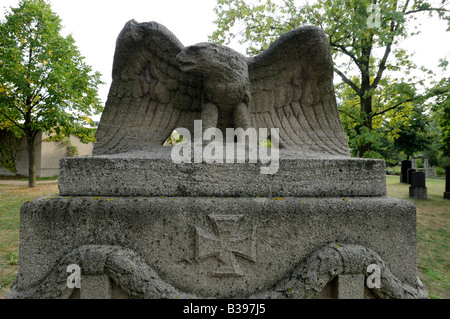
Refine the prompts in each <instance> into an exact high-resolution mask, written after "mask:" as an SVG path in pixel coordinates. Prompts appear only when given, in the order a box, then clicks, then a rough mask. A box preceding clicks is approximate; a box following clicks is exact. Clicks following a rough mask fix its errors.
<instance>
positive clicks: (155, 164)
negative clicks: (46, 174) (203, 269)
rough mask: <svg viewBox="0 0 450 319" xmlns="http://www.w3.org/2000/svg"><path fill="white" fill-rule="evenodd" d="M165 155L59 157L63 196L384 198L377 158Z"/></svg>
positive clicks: (380, 163)
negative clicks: (212, 159)
mask: <svg viewBox="0 0 450 319" xmlns="http://www.w3.org/2000/svg"><path fill="white" fill-rule="evenodd" d="M168 152H170V148H166V150H165V153H158V152H154V153H123V154H117V155H101V156H91V157H74V158H64V159H62V160H61V161H60V174H59V190H60V194H61V195H63V196H76V195H82V196H84V195H90V196H194V197H198V196H200V197H201V196H223V197H227V196H230V197H248V196H292V197H295V196H307V197H334V196H385V195H386V179H385V163H384V161H382V160H374V159H357V158H348V157H335V158H330V157H326V158H296V157H289V156H285V155H284V154H281V155H282V157H280V160H279V168H278V171H277V172H276V173H275V174H273V175H270V174H260V167H261V166H262V164H260V163H255V164H251V163H248V162H247V163H242V164H238V163H223V164H217V163H212V164H206V163H199V164H195V163H180V164H176V163H174V162H173V161H172V159H171V158H170V153H168Z"/></svg>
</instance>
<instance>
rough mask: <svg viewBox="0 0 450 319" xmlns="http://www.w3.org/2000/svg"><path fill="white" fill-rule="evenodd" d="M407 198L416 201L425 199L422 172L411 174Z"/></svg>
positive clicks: (425, 188) (423, 174) (425, 191)
mask: <svg viewBox="0 0 450 319" xmlns="http://www.w3.org/2000/svg"><path fill="white" fill-rule="evenodd" d="M409 197H411V198H416V199H427V187H426V184H425V173H424V172H413V173H412V174H411V186H410V187H409Z"/></svg>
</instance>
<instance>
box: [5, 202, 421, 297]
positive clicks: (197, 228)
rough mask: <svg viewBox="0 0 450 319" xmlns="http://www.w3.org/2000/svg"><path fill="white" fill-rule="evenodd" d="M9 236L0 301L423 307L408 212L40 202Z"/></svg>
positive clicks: (407, 207) (344, 205)
mask: <svg viewBox="0 0 450 319" xmlns="http://www.w3.org/2000/svg"><path fill="white" fill-rule="evenodd" d="M20 237H21V241H20V263H19V275H18V277H17V278H16V281H15V282H14V284H13V286H12V287H11V290H10V291H9V293H8V295H7V298H330V297H340V298H347V297H351V298H372V297H377V298H426V297H427V293H426V291H425V289H424V288H423V286H422V284H421V282H420V280H419V279H418V277H417V262H416V260H417V256H416V251H417V246H416V212H415V206H414V205H412V204H411V203H410V202H407V201H403V200H399V199H394V198H388V197H373V198H370V197H351V198H350V197H349V198H344V197H330V198H309V197H275V198H274V197H241V198H236V197H197V198H194V197H166V196H160V197H92V196H74V197H71V196H56V197H44V198H40V199H37V200H34V201H30V202H27V203H25V204H24V205H23V207H22V209H21V225H20ZM374 264H375V265H377V267H379V269H380V272H379V276H380V278H379V279H380V285H379V287H372V288H369V287H368V284H367V281H368V280H369V277H370V276H371V273H370V272H369V271H368V266H369V265H374ZM70 265H77V266H79V267H80V269H81V288H80V289H78V288H76V287H75V288H69V287H68V284H67V281H68V280H67V278H68V276H69V275H70V273H69V272H68V270H67V269H68V266H70Z"/></svg>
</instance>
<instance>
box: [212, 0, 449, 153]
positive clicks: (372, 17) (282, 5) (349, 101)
mask: <svg viewBox="0 0 450 319" xmlns="http://www.w3.org/2000/svg"><path fill="white" fill-rule="evenodd" d="M373 3H374V1H372V0H364V1H361V0H318V1H314V2H311V4H309V3H306V4H302V5H297V2H296V1H295V0H283V1H272V0H257V1H256V0H255V1H245V0H218V1H217V6H216V8H215V12H216V14H217V19H216V20H215V24H216V25H217V30H216V31H215V32H214V33H213V34H212V35H211V36H210V41H213V42H215V43H218V44H229V43H230V42H231V41H233V40H234V41H236V40H237V41H238V42H239V43H240V44H244V43H245V44H247V45H248V48H247V54H250V55H254V54H257V53H259V52H261V51H262V50H264V49H266V48H267V47H268V46H269V45H270V43H271V42H272V41H273V40H274V39H275V38H277V37H278V36H280V35H281V34H283V33H285V32H287V31H289V30H290V29H292V28H295V27H298V26H301V25H307V24H313V25H316V26H319V27H320V28H322V29H323V30H324V32H325V33H326V34H327V35H328V37H329V42H330V47H331V52H332V54H333V58H334V61H335V66H334V70H335V73H336V74H337V75H338V76H339V78H340V79H341V80H342V84H343V85H345V86H347V89H348V90H350V91H351V92H344V93H345V94H344V95H343V96H341V98H342V99H341V101H342V105H341V106H340V111H341V116H342V115H345V116H346V117H347V118H345V117H344V119H343V122H344V126H346V125H347V126H346V132H347V135H348V137H349V138H350V144H351V145H350V146H351V147H352V149H353V150H354V155H355V156H356V155H357V156H361V157H368V156H370V157H379V156H381V155H380V152H379V150H380V147H381V148H386V147H387V146H386V145H384V144H385V143H384V142H385V141H380V138H379V137H380V134H379V129H380V127H381V126H382V123H383V122H384V121H386V119H388V118H389V123H390V124H389V125H391V126H393V127H396V129H395V130H387V131H388V133H389V134H391V136H388V139H389V140H392V139H396V138H399V135H398V133H399V132H400V131H399V130H400V127H401V123H403V124H404V125H403V127H407V125H406V122H405V118H406V117H407V115H408V108H411V106H412V104H411V103H414V104H415V105H419V104H420V103H425V102H426V101H427V100H429V99H432V98H433V97H434V96H436V95H440V94H443V91H440V90H427V91H426V93H424V94H419V93H418V92H420V91H421V90H422V91H423V89H424V85H425V80H426V77H428V78H429V79H432V77H433V76H434V74H433V72H431V71H429V70H426V69H425V68H421V70H423V71H424V76H423V77H422V78H421V79H417V78H415V77H414V76H412V75H411V70H413V69H417V67H416V66H415V65H414V64H413V63H412V61H411V56H410V55H409V54H408V52H406V51H405V50H404V49H403V48H401V47H400V45H399V44H400V41H401V40H402V39H405V38H408V37H410V36H412V35H415V34H417V33H418V31H416V30H417V27H418V25H417V24H414V19H415V16H416V15H417V14H420V13H428V14H430V15H431V14H437V15H439V16H440V17H441V18H443V19H446V20H448V21H449V23H450V15H449V14H448V13H449V12H450V11H449V10H448V9H447V6H448V3H449V2H448V1H445V0H444V1H439V2H436V3H432V2H429V1H423V0H416V1H392V0H382V1H376V6H377V7H376V8H377V9H378V10H379V11H378V12H376V11H374V7H373ZM378 13H379V15H377V14H378ZM378 17H379V19H378ZM377 22H378V23H377ZM447 64H448V63H447V62H446V61H444V60H442V61H441V66H442V67H445V66H446V65H447ZM386 71H389V72H390V77H389V78H387V77H386ZM347 89H346V88H340V90H341V91H345V90H347ZM396 111H399V113H400V114H399V115H395V114H393V113H395V112H396ZM391 121H393V122H392V123H391ZM395 122H397V124H395ZM444 122H445V121H444ZM445 123H446V122H445ZM445 123H444V124H443V125H444V126H445V125H446V124H445ZM449 138H450V135H449ZM383 145H384V146H383Z"/></svg>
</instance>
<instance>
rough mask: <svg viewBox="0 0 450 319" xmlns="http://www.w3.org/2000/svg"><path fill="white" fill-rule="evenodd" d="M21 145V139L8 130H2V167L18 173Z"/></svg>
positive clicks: (0, 160)
mask: <svg viewBox="0 0 450 319" xmlns="http://www.w3.org/2000/svg"><path fill="white" fill-rule="evenodd" d="M19 145H20V137H17V136H16V135H15V134H14V133H13V132H11V131H10V130H7V129H1V128H0V167H4V168H6V169H7V170H9V171H10V172H13V173H17V169H16V154H17V151H18V148H19Z"/></svg>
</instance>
